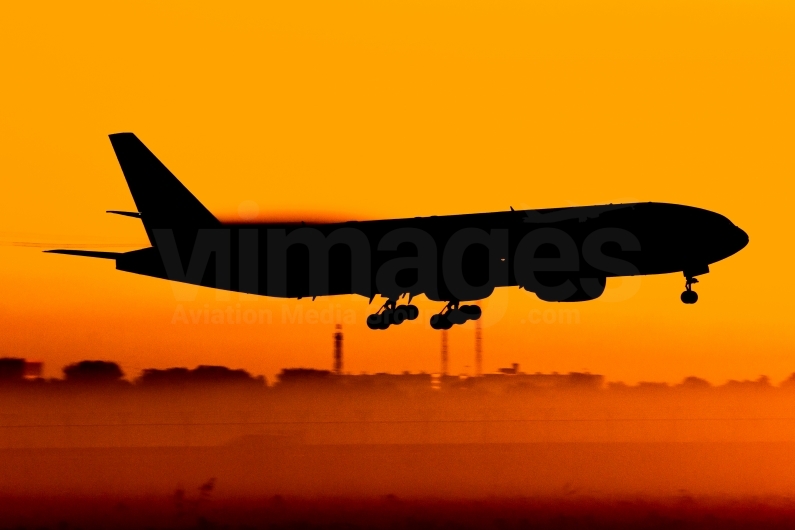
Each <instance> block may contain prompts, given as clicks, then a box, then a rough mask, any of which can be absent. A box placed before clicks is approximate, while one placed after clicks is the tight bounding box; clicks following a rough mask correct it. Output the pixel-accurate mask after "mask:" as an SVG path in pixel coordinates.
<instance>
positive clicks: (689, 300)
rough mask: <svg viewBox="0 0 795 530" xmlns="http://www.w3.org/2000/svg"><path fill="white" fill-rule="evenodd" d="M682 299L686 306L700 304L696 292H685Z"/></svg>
mask: <svg viewBox="0 0 795 530" xmlns="http://www.w3.org/2000/svg"><path fill="white" fill-rule="evenodd" d="M681 298H682V302H684V303H685V304H695V303H696V302H698V293H697V292H695V291H684V292H682V296H681Z"/></svg>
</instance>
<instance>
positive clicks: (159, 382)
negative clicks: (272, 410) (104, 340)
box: [137, 365, 265, 387]
mask: <svg viewBox="0 0 795 530" xmlns="http://www.w3.org/2000/svg"><path fill="white" fill-rule="evenodd" d="M137 383H138V384H140V385H142V386H150V387H151V386H157V387H167V386H185V385H219V384H227V385H229V384H232V385H241V384H242V385H259V386H264V385H265V378H264V377H262V376H258V377H252V375H251V374H249V373H248V372H247V371H246V370H232V369H230V368H227V367H225V366H206V365H201V366H198V367H196V368H194V369H193V370H189V369H187V368H166V369H164V370H159V369H156V368H149V369H146V370H144V371H143V372H142V373H141V375H140V377H139V378H138V380H137Z"/></svg>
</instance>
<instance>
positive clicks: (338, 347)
mask: <svg viewBox="0 0 795 530" xmlns="http://www.w3.org/2000/svg"><path fill="white" fill-rule="evenodd" d="M334 373H335V374H337V375H342V325H341V324H337V326H336V331H335V332H334Z"/></svg>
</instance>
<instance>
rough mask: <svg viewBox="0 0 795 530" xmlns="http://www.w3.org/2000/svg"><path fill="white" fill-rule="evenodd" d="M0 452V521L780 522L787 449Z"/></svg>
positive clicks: (788, 474)
mask: <svg viewBox="0 0 795 530" xmlns="http://www.w3.org/2000/svg"><path fill="white" fill-rule="evenodd" d="M253 442H254V440H247V441H246V443H238V444H231V445H228V446H225V447H203V448H201V447H187V448H175V447H171V448H79V449H78V448H75V449H52V448H50V449H6V450H3V451H0V529H5V528H8V529H19V528H26V529H31V530H32V529H44V528H51V529H68V528H81V529H84V530H89V529H93V528H230V529H238V528H240V529H244V528H302V529H310V528H376V529H377V528H389V529H397V528H439V529H442V528H496V529H507V528H517V529H518V528H539V529H541V528H680V529H686V528H721V529H726V528H729V529H731V528H795V497H794V496H793V495H792V492H795V474H793V473H792V470H793V469H795V443H791V442H783V443H714V442H711V443H552V444H548V443H535V444H434V445H394V444H376V445H325V446H323V445H314V446H313V445H297V446H295V445H292V444H282V443H273V442H271V443H262V442H263V440H262V439H259V440H257V442H258V443H253Z"/></svg>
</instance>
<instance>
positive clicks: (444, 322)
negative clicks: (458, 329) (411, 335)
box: [431, 315, 453, 329]
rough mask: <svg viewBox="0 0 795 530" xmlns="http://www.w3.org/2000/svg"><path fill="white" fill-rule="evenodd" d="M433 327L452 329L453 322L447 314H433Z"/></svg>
mask: <svg viewBox="0 0 795 530" xmlns="http://www.w3.org/2000/svg"><path fill="white" fill-rule="evenodd" d="M431 327H432V328H433V329H450V328H452V327H453V323H452V322H450V320H449V319H448V318H447V315H433V316H432V317H431Z"/></svg>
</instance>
